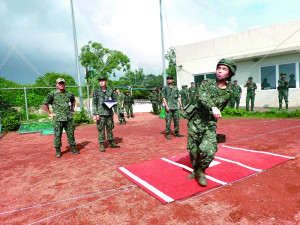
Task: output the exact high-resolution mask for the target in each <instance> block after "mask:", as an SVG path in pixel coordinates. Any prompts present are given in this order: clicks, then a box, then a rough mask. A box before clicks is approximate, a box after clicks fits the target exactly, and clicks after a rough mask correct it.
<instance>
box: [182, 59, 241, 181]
mask: <svg viewBox="0 0 300 225" xmlns="http://www.w3.org/2000/svg"><path fill="white" fill-rule="evenodd" d="M235 71H236V65H235V63H234V61H232V60H230V59H222V60H220V61H219V62H218V64H217V69H216V80H212V79H209V80H208V81H207V83H202V84H201V86H200V89H199V92H198V93H199V95H198V96H197V98H196V103H195V105H191V107H194V109H193V110H190V111H191V112H192V114H191V115H192V116H191V117H189V118H188V119H189V122H188V143H187V150H188V152H189V155H190V159H191V163H192V165H193V168H194V171H193V172H192V173H191V174H190V175H189V176H188V179H195V178H198V183H199V184H200V185H201V186H204V187H205V186H207V180H206V177H205V170H206V169H207V168H208V167H209V164H210V163H211V162H212V161H213V159H214V156H215V153H216V152H217V150H218V144H217V134H216V129H217V119H218V118H220V117H222V114H221V111H222V110H223V109H224V107H225V106H226V105H227V103H228V102H229V99H230V97H231V95H232V90H231V88H230V87H229V86H228V85H227V83H226V82H227V81H228V80H229V79H230V78H231V77H232V76H234V74H235ZM188 108H189V106H187V107H186V108H185V109H184V111H183V114H182V115H184V113H185V112H186V111H188Z"/></svg>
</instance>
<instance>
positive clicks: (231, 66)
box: [217, 59, 236, 76]
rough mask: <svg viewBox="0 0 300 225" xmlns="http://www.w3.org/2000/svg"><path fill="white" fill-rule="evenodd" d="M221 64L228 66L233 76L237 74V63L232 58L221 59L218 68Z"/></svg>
mask: <svg viewBox="0 0 300 225" xmlns="http://www.w3.org/2000/svg"><path fill="white" fill-rule="evenodd" d="M219 65H225V66H228V68H229V70H230V72H231V73H232V76H234V75H235V71H236V65H235V62H234V61H233V60H231V59H221V60H220V61H219V62H218V64H217V68H218V66H219Z"/></svg>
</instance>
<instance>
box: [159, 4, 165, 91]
mask: <svg viewBox="0 0 300 225" xmlns="http://www.w3.org/2000/svg"><path fill="white" fill-rule="evenodd" d="M159 7H160V32H161V53H162V64H163V78H164V86H166V85H167V81H166V65H165V46H164V28H163V21H162V10H161V0H159Z"/></svg>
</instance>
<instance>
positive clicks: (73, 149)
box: [71, 145, 80, 155]
mask: <svg viewBox="0 0 300 225" xmlns="http://www.w3.org/2000/svg"><path fill="white" fill-rule="evenodd" d="M71 153H72V154H74V155H79V154H80V153H79V151H78V150H77V149H76V148H75V145H72V146H71Z"/></svg>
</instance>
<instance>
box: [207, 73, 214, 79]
mask: <svg viewBox="0 0 300 225" xmlns="http://www.w3.org/2000/svg"><path fill="white" fill-rule="evenodd" d="M206 79H216V73H208V74H206Z"/></svg>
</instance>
